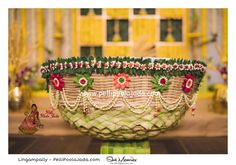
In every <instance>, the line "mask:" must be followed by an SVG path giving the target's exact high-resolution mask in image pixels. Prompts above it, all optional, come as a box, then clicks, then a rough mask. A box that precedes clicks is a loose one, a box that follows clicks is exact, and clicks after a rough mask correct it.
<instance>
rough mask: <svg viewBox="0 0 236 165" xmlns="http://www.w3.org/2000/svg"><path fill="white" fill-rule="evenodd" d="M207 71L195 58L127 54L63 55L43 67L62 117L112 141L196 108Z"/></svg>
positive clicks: (173, 121) (141, 134) (156, 128)
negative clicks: (143, 56)
mask: <svg viewBox="0 0 236 165" xmlns="http://www.w3.org/2000/svg"><path fill="white" fill-rule="evenodd" d="M133 64H134V65H133ZM136 64H137V65H136ZM205 70H206V65H205V64H204V63H203V62H200V61H196V60H182V59H154V58H145V59H143V58H128V57H124V58H105V57H103V58H97V59H95V58H93V57H90V58H69V59H58V60H55V61H48V62H46V63H44V64H43V65H42V68H41V72H42V77H43V78H45V79H47V82H48V90H49V94H50V100H51V104H52V106H53V107H54V108H58V110H59V111H60V113H61V115H62V117H63V119H64V120H65V121H68V123H70V125H71V126H73V127H75V128H76V129H78V130H79V131H81V132H83V133H86V134H88V135H91V136H94V137H97V138H101V139H109V140H128V139H144V138H148V137H151V136H156V135H158V134H160V133H161V132H165V131H166V130H168V129H170V128H173V127H174V126H176V125H177V124H178V123H179V121H180V119H181V117H182V116H183V115H184V114H185V112H186V111H187V110H188V109H192V110H193V111H194V109H195V107H194V106H195V101H196V93H197V90H198V87H199V84H200V82H201V79H202V77H203V76H204V73H205ZM83 76H84V77H83ZM122 76H123V77H122ZM120 77H121V78H123V79H122V81H121V79H120ZM81 78H82V79H85V80H86V83H87V86H86V87H85V86H83V85H84V84H82V86H81V84H80V82H83V80H82V79H81ZM76 79H77V80H79V84H78V81H77V82H76ZM117 79H118V80H119V82H118V85H117ZM124 79H125V81H126V82H128V83H126V84H125V85H124V83H123V80H124ZM84 82H85V81H84ZM84 82H83V83H84ZM86 83H85V84H86ZM122 83H123V86H122ZM119 84H121V85H119Z"/></svg>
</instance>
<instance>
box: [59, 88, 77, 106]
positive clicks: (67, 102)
mask: <svg viewBox="0 0 236 165" xmlns="http://www.w3.org/2000/svg"><path fill="white" fill-rule="evenodd" d="M78 93H79V96H77V97H76V101H75V102H74V103H73V104H70V103H69V101H68V99H67V97H66V94H65V90H64V88H62V92H61V95H62V97H64V100H65V104H67V105H68V106H69V107H72V108H73V107H76V106H77V104H79V102H80V99H81V93H80V92H78Z"/></svg>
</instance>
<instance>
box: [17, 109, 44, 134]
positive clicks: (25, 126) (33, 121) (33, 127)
mask: <svg viewBox="0 0 236 165" xmlns="http://www.w3.org/2000/svg"><path fill="white" fill-rule="evenodd" d="M37 109H38V108H37V105H36V104H32V105H31V111H30V113H29V114H27V115H26V117H25V119H24V120H23V121H22V122H21V125H20V126H19V128H18V129H19V131H20V132H21V133H23V134H28V135H32V134H34V133H35V132H37V131H38V129H39V128H43V124H41V122H40V120H39V112H38V110H37Z"/></svg>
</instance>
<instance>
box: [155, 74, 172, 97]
mask: <svg viewBox="0 0 236 165" xmlns="http://www.w3.org/2000/svg"><path fill="white" fill-rule="evenodd" d="M170 84H171V83H170V81H169V78H167V77H165V76H158V75H155V76H154V77H153V79H152V87H153V89H155V90H156V91H159V92H161V93H162V92H163V91H166V90H168V89H169V85H170Z"/></svg>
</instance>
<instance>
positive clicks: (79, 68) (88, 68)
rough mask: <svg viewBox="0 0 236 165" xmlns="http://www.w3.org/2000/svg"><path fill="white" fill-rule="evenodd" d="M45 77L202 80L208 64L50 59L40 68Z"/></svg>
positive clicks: (92, 58) (144, 60)
mask: <svg viewBox="0 0 236 165" xmlns="http://www.w3.org/2000/svg"><path fill="white" fill-rule="evenodd" d="M40 71H41V73H42V77H43V78H49V77H50V74H56V73H57V74H59V73H60V75H67V74H68V75H72V74H74V75H75V74H88V75H91V74H92V73H97V74H109V75H116V74H118V73H125V74H128V75H139V76H140V75H152V76H154V75H156V74H159V75H160V74H161V75H163V76H185V75H186V74H191V75H193V76H194V77H199V78H202V77H203V75H204V73H205V71H206V64H205V63H203V62H201V61H197V60H184V59H157V58H131V57H122V58H121V57H120V58H119V57H97V58H95V57H77V58H76V57H71V58H68V59H61V58H59V59H57V60H49V61H48V62H46V63H44V64H43V65H42V66H41V69H40Z"/></svg>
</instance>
